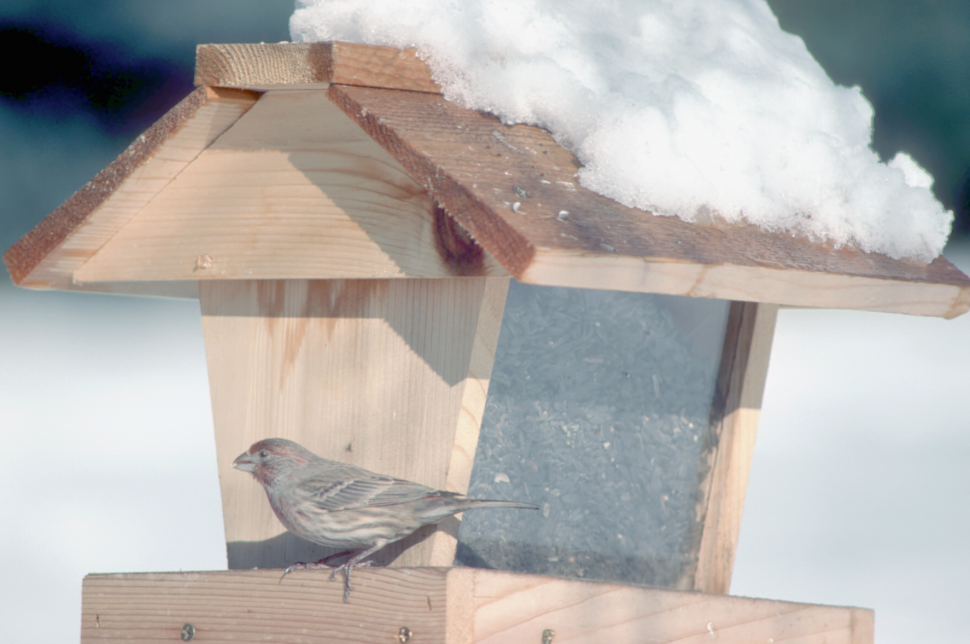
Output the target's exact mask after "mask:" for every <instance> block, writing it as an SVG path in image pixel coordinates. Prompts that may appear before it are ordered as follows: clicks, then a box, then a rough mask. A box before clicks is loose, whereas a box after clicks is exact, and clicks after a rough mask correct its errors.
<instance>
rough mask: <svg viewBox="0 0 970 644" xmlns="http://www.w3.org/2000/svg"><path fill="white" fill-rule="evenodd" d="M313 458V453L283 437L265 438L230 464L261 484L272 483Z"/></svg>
mask: <svg viewBox="0 0 970 644" xmlns="http://www.w3.org/2000/svg"><path fill="white" fill-rule="evenodd" d="M312 458H313V453H311V452H309V451H308V450H306V449H304V448H303V447H302V446H300V445H298V444H297V443H294V442H293V441H288V440H286V439H285V438H267V439H265V440H261V441H259V442H258V443H253V445H252V446H251V447H250V448H249V449H248V450H247V451H245V452H243V453H242V454H240V455H239V456H238V457H237V458H236V460H235V461H233V462H232V466H233V467H235V468H236V469H237V470H242V471H243V472H249V473H250V474H252V475H253V477H255V479H256V480H257V481H259V482H260V483H262V484H263V485H272V484H273V483H274V482H276V481H277V480H278V479H280V478H281V477H286V475H287V474H289V473H291V472H293V471H294V470H296V469H297V468H299V467H300V466H301V465H303V464H304V463H306V462H307V461H309V460H311V459H312Z"/></svg>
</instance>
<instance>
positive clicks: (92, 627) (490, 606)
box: [81, 568, 873, 644]
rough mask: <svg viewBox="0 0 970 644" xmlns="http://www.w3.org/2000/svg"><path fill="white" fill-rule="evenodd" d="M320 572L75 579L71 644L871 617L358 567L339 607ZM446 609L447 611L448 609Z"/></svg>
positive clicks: (816, 637)
mask: <svg viewBox="0 0 970 644" xmlns="http://www.w3.org/2000/svg"><path fill="white" fill-rule="evenodd" d="M328 576H329V575H328V573H326V572H325V571H316V572H297V573H294V574H292V575H290V576H288V577H287V578H286V579H285V580H284V581H283V583H282V584H280V583H278V580H279V571H252V570H247V571H230V572H203V573H148V574H124V575H88V576H87V577H86V578H85V579H84V583H83V587H82V607H81V641H82V643H83V642H94V641H100V640H112V641H117V642H125V641H130V642H134V641H139V642H141V641H148V640H155V639H159V640H177V638H178V637H179V632H180V630H181V628H182V626H183V625H184V624H186V623H189V624H192V625H193V626H194V627H195V629H196V638H197V639H198V640H199V641H273V642H285V643H294V644H296V643H304V642H316V641H327V642H337V643H344V642H347V643H350V642H353V643H358V642H395V641H397V633H398V632H399V630H400V628H401V627H402V626H405V627H407V628H408V629H409V630H410V631H411V633H412V636H411V642H423V643H425V644H433V643H442V644H471V643H472V642H476V643H480V644H492V643H498V642H501V643H502V644H507V643H508V644H517V643H519V642H523V643H530V644H534V643H536V642H541V641H542V632H543V631H544V630H546V629H550V630H552V631H554V632H555V638H554V640H553V641H554V642H570V643H579V644H585V643H587V642H589V643H593V642H597V643H599V642H612V643H617V644H626V643H631V644H632V643H642V642H651V643H652V644H665V643H673V642H677V643H678V644H681V643H687V644H690V643H696V644H702V643H706V642H711V641H717V642H721V643H723V644H733V643H738V644H740V643H745V644H748V643H751V642H791V643H794V642H797V643H798V644H816V643H817V644H822V643H825V644H870V643H871V642H872V641H873V636H872V624H873V614H872V611H870V610H866V609H861V608H842V607H835V606H816V605H811V604H795V603H790V602H781V601H772V600H767V599H748V598H743V597H730V596H724V595H709V594H702V593H689V592H678V591H671V590H660V589H656V588H643V587H636V586H622V585H619V584H605V583H596V582H587V581H572V580H563V579H552V578H549V577H538V576H531V575H519V574H514V573H506V572H498V571H492V570H476V569H460V568H457V569H456V568H453V569H447V568H397V569H393V568H386V569H378V568H368V569H361V570H359V571H357V572H356V573H355V580H356V590H355V591H354V593H353V594H352V595H351V601H350V604H343V603H342V602H341V597H340V590H341V584H340V583H339V582H329V581H327V578H328ZM456 598H457V600H456Z"/></svg>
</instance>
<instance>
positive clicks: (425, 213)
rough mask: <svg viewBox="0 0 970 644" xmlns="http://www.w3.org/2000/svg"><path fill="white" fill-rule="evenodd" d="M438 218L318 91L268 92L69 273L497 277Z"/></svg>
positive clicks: (118, 277)
mask: <svg viewBox="0 0 970 644" xmlns="http://www.w3.org/2000/svg"><path fill="white" fill-rule="evenodd" d="M442 219H448V216H447V215H446V214H444V213H443V212H442V211H441V210H440V209H436V207H435V203H434V202H433V200H432V199H431V198H430V197H429V196H428V194H427V193H426V192H425V191H424V189H423V188H422V187H421V186H419V185H418V184H417V183H416V182H415V181H414V180H413V179H411V177H410V176H409V175H408V174H407V173H406V172H404V170H403V169H402V168H401V166H400V164H398V162H397V161H395V160H394V159H393V158H392V157H391V155H390V154H388V153H387V152H386V151H385V150H384V149H383V148H381V147H380V146H379V145H378V144H377V143H375V142H374V141H373V140H372V139H371V138H370V137H369V136H367V135H366V134H365V133H364V132H363V131H362V130H361V129H360V128H359V127H358V126H357V125H356V124H355V123H354V122H353V121H351V120H350V119H348V118H347V117H346V116H345V115H344V114H343V113H342V112H341V111H340V110H338V109H337V108H336V107H334V106H333V105H332V104H331V103H330V101H329V100H328V99H327V96H326V93H325V92H320V91H314V90H306V91H301V90H295V91H276V92H267V93H265V94H263V95H262V96H261V97H260V99H259V101H258V102H257V103H256V105H255V106H253V107H252V109H250V110H249V111H248V112H247V113H246V114H245V115H244V116H242V118H240V119H239V120H238V121H237V122H236V123H235V124H234V125H233V126H232V127H231V128H230V129H229V130H227V131H226V132H225V133H224V134H223V135H222V136H220V137H219V138H218V139H217V140H216V141H214V142H213V143H212V144H211V145H210V146H209V147H208V149H207V150H205V151H204V152H203V153H202V154H200V155H199V156H198V158H196V159H195V160H194V161H193V162H192V163H191V164H190V165H189V166H188V167H186V168H185V169H184V170H182V171H181V173H180V174H179V176H178V177H176V178H175V179H174V180H173V181H171V182H170V183H169V184H168V185H166V186H164V187H163V188H162V189H161V190H159V191H158V193H157V194H156V195H155V196H154V198H153V199H152V200H151V202H150V203H148V204H146V205H145V207H144V208H143V209H142V210H141V211H140V212H139V213H138V215H137V216H136V217H134V218H133V219H132V220H131V221H129V222H127V224H126V225H125V226H124V227H123V228H122V229H121V230H118V231H117V233H116V234H115V235H114V236H113V237H112V238H111V239H110V240H107V241H106V243H104V245H103V246H102V247H101V248H100V249H99V250H98V252H97V253H96V254H94V256H93V257H91V258H90V259H89V260H88V261H87V262H86V263H85V264H84V265H83V266H81V267H80V268H79V269H78V270H77V271H76V272H75V280H76V281H78V282H81V283H86V282H98V281H106V280H111V281H138V280H189V281H193V282H194V281H196V280H207V279H288V278H296V279H333V278H341V279H350V278H389V277H453V276H456V275H507V272H506V271H505V269H504V268H502V266H501V265H500V264H498V263H497V262H496V261H495V260H494V259H492V258H491V257H490V256H488V255H487V254H486V253H482V252H479V253H478V254H477V255H476V254H474V253H471V254H469V253H465V254H464V255H462V256H461V257H458V256H457V255H456V254H455V253H454V252H452V251H451V250H449V249H448V248H446V247H445V246H446V242H447V241H448V240H449V239H451V238H452V237H453V235H443V234H442V233H449V232H451V231H449V229H448V227H447V226H443V225H442ZM472 244H473V243H472ZM452 246H453V244H452ZM474 248H480V247H477V246H475V247H474Z"/></svg>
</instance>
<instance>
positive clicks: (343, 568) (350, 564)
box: [330, 541, 387, 604]
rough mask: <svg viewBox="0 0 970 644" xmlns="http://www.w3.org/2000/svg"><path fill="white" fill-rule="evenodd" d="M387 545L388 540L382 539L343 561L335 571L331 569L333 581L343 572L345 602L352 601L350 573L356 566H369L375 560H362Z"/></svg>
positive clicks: (331, 579)
mask: <svg viewBox="0 0 970 644" xmlns="http://www.w3.org/2000/svg"><path fill="white" fill-rule="evenodd" d="M386 545H387V542H385V541H380V542H378V543H375V544H374V545H373V546H371V547H370V548H367V549H366V550H361V551H360V552H358V553H357V554H356V555H354V556H353V557H351V558H350V559H349V560H347V561H346V562H345V563H343V564H342V565H340V566H339V567H337V568H334V569H333V571H331V573H330V581H333V580H334V579H336V577H337V573H338V572H340V573H343V576H344V603H345V604H349V603H350V591H351V590H353V586H351V585H350V573H351V572H352V571H353V570H354V568H365V567H367V566H370V565H371V564H372V563H373V562H370V561H362V560H363V559H365V558H367V557H369V556H371V555H372V554H374V553H375V552H377V551H378V550H380V549H381V548H383V547H384V546H386Z"/></svg>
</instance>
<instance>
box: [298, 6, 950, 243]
mask: <svg viewBox="0 0 970 644" xmlns="http://www.w3.org/2000/svg"><path fill="white" fill-rule="evenodd" d="M290 31H291V35H292V37H293V39H294V41H319V40H346V41H351V42H361V43H367V44H374V45H392V46H397V47H416V48H417V49H418V50H419V52H420V54H421V56H422V57H423V58H425V59H426V60H427V61H428V63H429V65H430V66H431V68H432V70H433V73H434V77H435V79H436V80H437V81H438V82H439V83H440V84H441V85H442V86H443V87H444V89H445V96H446V97H447V98H448V99H449V100H452V101H455V102H457V103H459V104H461V105H464V106H466V107H469V108H473V109H478V110H485V111H488V112H492V113H494V114H496V115H498V116H499V117H501V118H502V120H503V121H505V122H506V123H529V124H535V125H539V126H541V127H544V128H546V129H548V130H549V131H551V132H552V133H553V135H554V136H555V137H556V139H557V141H558V142H559V143H560V144H561V145H563V146H565V147H567V148H569V149H570V150H572V151H573V152H574V153H575V154H576V156H577V157H578V158H579V160H580V162H581V163H582V164H583V168H582V170H581V171H580V173H579V178H580V182H581V183H582V185H584V186H586V187H587V188H589V189H591V190H594V191H596V192H598V193H600V194H603V195H605V196H608V197H611V198H613V199H615V200H617V201H619V202H621V203H623V204H626V205H628V206H634V207H637V208H642V209H646V210H650V211H653V212H655V213H657V214H663V215H676V216H678V217H680V218H682V219H685V220H687V221H691V220H694V219H696V218H698V216H706V215H710V214H716V215H719V216H721V217H724V218H726V219H728V220H730V221H736V220H739V219H744V220H747V221H749V222H751V223H754V224H757V225H759V226H761V227H762V228H765V229H767V230H778V229H782V230H787V231H791V232H793V233H800V234H804V235H807V236H809V237H811V238H813V239H816V240H829V241H831V242H834V243H835V244H836V245H838V246H842V245H845V244H853V245H856V246H858V247H859V248H861V249H863V250H865V251H870V252H879V253H885V254H887V255H890V256H892V257H894V258H902V257H908V258H913V259H918V260H921V261H925V262H929V261H931V260H932V259H933V258H935V257H936V256H937V255H939V253H940V251H941V249H942V248H943V245H944V243H945V242H946V238H947V236H948V235H949V231H950V225H951V222H952V219H953V214H952V213H951V212H949V211H946V210H944V208H943V206H942V205H941V204H940V203H939V202H938V201H937V200H936V198H935V197H934V196H933V194H932V192H931V191H930V187H931V186H932V182H933V179H932V177H931V176H930V175H929V174H928V173H927V172H926V171H925V170H923V169H922V168H920V167H919V166H918V165H917V164H916V162H915V161H913V159H912V158H910V157H909V156H908V155H906V154H902V153H900V154H898V155H897V156H896V157H895V158H894V159H893V160H892V161H890V162H889V163H888V164H885V163H882V162H880V160H879V158H878V156H877V155H876V153H875V152H873V150H872V148H871V142H872V120H873V110H872V107H871V105H870V104H869V103H868V101H866V99H865V98H864V97H863V96H862V93H861V91H860V90H859V88H858V87H853V88H845V87H839V86H836V85H835V84H833V83H832V81H831V80H830V79H829V78H828V76H827V75H826V74H825V72H824V70H823V69H822V68H821V67H820V66H819V65H818V63H816V62H815V60H814V59H813V58H812V56H811V55H810V54H809V53H808V50H807V49H806V48H805V45H804V43H803V42H802V40H801V39H800V38H798V37H796V36H793V35H791V34H787V33H785V32H783V31H782V30H781V28H780V27H779V26H778V21H777V20H776V19H775V17H774V15H773V14H772V13H771V10H770V9H769V7H768V5H767V4H766V3H765V2H764V0H676V1H674V0H616V1H609V2H607V1H603V0H599V1H597V0H297V10H296V12H295V13H294V14H293V17H292V18H291V20H290Z"/></svg>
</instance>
